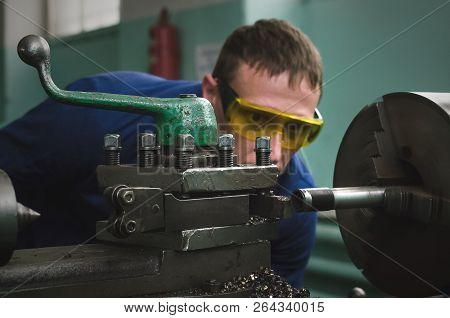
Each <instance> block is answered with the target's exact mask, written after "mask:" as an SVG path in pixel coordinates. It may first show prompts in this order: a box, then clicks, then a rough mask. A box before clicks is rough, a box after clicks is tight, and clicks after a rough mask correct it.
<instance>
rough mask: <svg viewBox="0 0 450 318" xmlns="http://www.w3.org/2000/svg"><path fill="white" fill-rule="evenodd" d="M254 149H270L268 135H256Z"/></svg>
mask: <svg viewBox="0 0 450 318" xmlns="http://www.w3.org/2000/svg"><path fill="white" fill-rule="evenodd" d="M255 150H256V151H270V150H271V148H270V137H268V136H262V137H256V141H255Z"/></svg>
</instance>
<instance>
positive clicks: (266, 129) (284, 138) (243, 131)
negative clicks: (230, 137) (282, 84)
mask: <svg viewBox="0 0 450 318" xmlns="http://www.w3.org/2000/svg"><path fill="white" fill-rule="evenodd" d="M226 116H227V119H228V122H229V124H230V126H231V129H232V130H233V131H234V132H235V133H237V134H238V135H240V136H242V137H244V138H246V139H249V140H255V138H256V137H259V136H270V137H273V136H274V135H276V134H281V146H282V147H283V148H285V149H292V150H297V149H299V148H301V147H305V146H307V145H309V144H310V143H311V142H313V140H314V139H315V138H316V137H317V135H318V134H319V132H320V130H321V129H322V126H323V119H322V116H321V115H320V113H319V111H318V110H317V109H316V110H315V113H314V118H306V117H300V116H296V115H292V114H285V113H283V112H281V111H278V110H275V109H273V108H270V107H266V106H260V105H256V104H253V103H250V102H248V101H246V100H245V99H243V98H239V97H237V98H235V99H234V101H233V102H232V103H231V104H230V105H229V106H228V107H227V109H226Z"/></svg>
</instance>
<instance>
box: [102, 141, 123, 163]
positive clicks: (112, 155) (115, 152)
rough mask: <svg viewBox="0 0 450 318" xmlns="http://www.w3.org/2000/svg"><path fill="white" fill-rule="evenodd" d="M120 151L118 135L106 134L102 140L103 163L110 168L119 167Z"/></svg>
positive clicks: (120, 143) (120, 144)
mask: <svg viewBox="0 0 450 318" xmlns="http://www.w3.org/2000/svg"><path fill="white" fill-rule="evenodd" d="M121 151H122V142H121V138H120V135H118V134H106V135H105V137H104V138H103V157H104V159H103V160H104V163H105V164H106V165H110V166H118V165H120V152H121Z"/></svg>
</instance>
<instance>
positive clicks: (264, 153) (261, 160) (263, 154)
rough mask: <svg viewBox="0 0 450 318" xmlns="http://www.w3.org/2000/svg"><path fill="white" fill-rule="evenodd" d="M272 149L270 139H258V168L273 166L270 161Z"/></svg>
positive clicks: (256, 146)
mask: <svg viewBox="0 0 450 318" xmlns="http://www.w3.org/2000/svg"><path fill="white" fill-rule="evenodd" d="M271 152H272V148H271V147H270V137H268V136H263V137H256V140H255V155H256V165H258V166H268V165H271V164H272V161H271V160H270V153H271Z"/></svg>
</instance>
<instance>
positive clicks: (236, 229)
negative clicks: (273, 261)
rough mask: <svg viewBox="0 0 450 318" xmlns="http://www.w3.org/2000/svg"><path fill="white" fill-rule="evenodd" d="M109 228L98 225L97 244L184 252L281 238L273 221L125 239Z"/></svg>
mask: <svg viewBox="0 0 450 318" xmlns="http://www.w3.org/2000/svg"><path fill="white" fill-rule="evenodd" d="M106 227H108V222H107V221H99V222H97V239H98V240H101V241H105V242H112V243H121V244H129V245H135V246H147V247H155V248H162V249H169V250H175V251H183V252H187V251H194V250H201V249H210V248H217V247H221V246H227V245H236V244H245V243H249V242H257V241H264V240H273V239H275V238H276V237H277V235H278V223H277V222H274V221H266V222H260V223H258V224H241V225H231V226H219V227H208V228H199V229H191V230H183V231H173V232H148V233H140V232H135V233H134V234H133V235H130V236H128V237H126V238H122V239H121V238H117V237H115V236H114V235H111V233H110V232H109V231H107V230H105V228H106Z"/></svg>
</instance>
